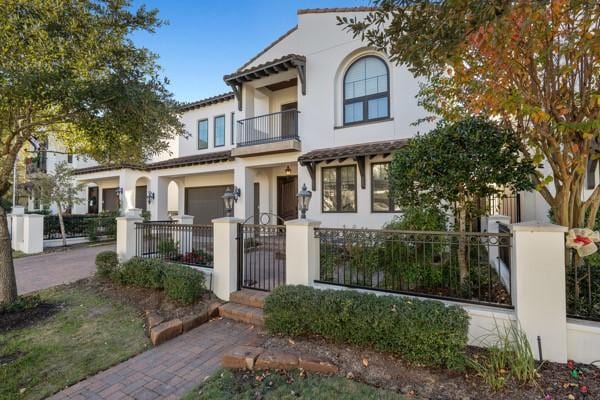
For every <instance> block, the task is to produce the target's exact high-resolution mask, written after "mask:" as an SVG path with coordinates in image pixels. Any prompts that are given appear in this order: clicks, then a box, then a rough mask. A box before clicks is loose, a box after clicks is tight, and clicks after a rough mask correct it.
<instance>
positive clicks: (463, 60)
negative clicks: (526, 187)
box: [339, 0, 600, 228]
mask: <svg viewBox="0 0 600 400" xmlns="http://www.w3.org/2000/svg"><path fill="white" fill-rule="evenodd" d="M374 2H375V5H376V6H377V7H376V10H375V11H373V12H372V13H370V14H369V15H368V17H367V18H366V19H363V20H358V19H348V18H340V19H339V23H340V24H341V25H344V26H345V28H346V29H348V30H350V31H351V32H353V33H354V35H356V36H360V37H362V38H363V39H364V40H365V41H366V42H368V43H369V44H370V45H372V46H374V47H376V48H378V49H379V50H381V51H384V52H387V53H388V54H389V55H390V58H391V59H392V60H393V61H394V62H396V63H398V64H403V65H406V66H407V67H408V68H409V69H410V70H411V71H412V72H413V73H415V74H416V75H418V76H423V77H426V78H427V82H426V83H425V84H424V85H423V86H422V88H421V92H420V101H421V104H422V105H424V106H425V108H426V109H428V110H429V111H432V112H434V113H435V114H437V115H439V116H441V117H443V118H444V119H446V120H458V119H461V118H463V117H464V116H465V115H473V114H475V115H485V116H490V117H493V118H496V119H498V120H500V121H502V123H503V124H504V125H505V126H507V127H511V128H512V129H513V131H514V132H515V134H516V135H517V137H518V138H519V140H520V148H521V151H522V153H523V154H524V155H525V156H526V157H529V158H531V159H533V160H534V161H535V162H536V163H541V162H544V161H545V162H546V163H547V165H548V166H549V168H550V170H551V173H549V174H548V175H545V174H544V172H543V171H542V170H538V171H537V172H536V174H535V177H534V179H535V182H536V187H537V190H539V192H540V193H541V195H542V196H543V197H544V199H545V200H546V201H547V202H548V204H549V205H550V206H551V208H552V210H553V213H554V216H555V218H556V220H557V222H558V223H559V224H561V225H565V226H568V227H578V226H587V227H590V228H591V227H593V226H594V221H595V219H596V214H597V213H598V208H599V207H600V186H596V187H595V188H594V190H593V193H591V195H589V196H587V197H586V196H585V192H584V189H585V178H586V167H587V166H588V163H589V162H590V161H593V159H594V158H595V157H597V154H595V152H594V142H595V141H597V140H598V137H599V136H600V87H599V81H600V35H599V34H598V32H600V29H599V28H600V2H597V1H588V0H545V1H530V0H513V1H507V0H492V1H479V0H441V1H433V0H374ZM594 166H595V164H594ZM592 173H595V172H594V171H592Z"/></svg>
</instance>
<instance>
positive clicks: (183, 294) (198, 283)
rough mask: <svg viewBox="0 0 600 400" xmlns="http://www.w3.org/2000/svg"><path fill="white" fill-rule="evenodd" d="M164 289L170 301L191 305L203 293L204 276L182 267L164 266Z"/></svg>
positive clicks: (196, 271)
mask: <svg viewBox="0 0 600 400" xmlns="http://www.w3.org/2000/svg"><path fill="white" fill-rule="evenodd" d="M164 288H165V293H166V295H167V296H168V297H169V298H170V299H172V300H175V301H178V302H180V303H183V304H192V303H193V302H194V301H196V300H197V299H199V298H200V297H201V296H202V294H203V293H204V274H203V273H202V272H200V271H198V270H195V269H193V268H190V267H186V266H182V265H173V264H170V265H166V266H165V267H164Z"/></svg>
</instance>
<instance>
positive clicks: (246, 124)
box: [236, 110, 300, 147]
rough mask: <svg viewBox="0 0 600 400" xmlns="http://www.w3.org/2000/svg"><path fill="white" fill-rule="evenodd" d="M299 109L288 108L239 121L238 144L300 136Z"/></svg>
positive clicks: (261, 142) (269, 141)
mask: <svg viewBox="0 0 600 400" xmlns="http://www.w3.org/2000/svg"><path fill="white" fill-rule="evenodd" d="M299 113H300V111H298V110H287V111H281V112H276V113H271V114H265V115H260V116H258V117H252V118H246V119H242V120H240V121H238V124H239V125H238V127H237V128H238V129H237V142H236V143H237V145H238V147H239V146H252V145H256V144H263V143H272V142H279V141H282V140H290V139H296V140H299V137H298V114H299Z"/></svg>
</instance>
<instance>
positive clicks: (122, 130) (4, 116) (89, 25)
mask: <svg viewBox="0 0 600 400" xmlns="http://www.w3.org/2000/svg"><path fill="white" fill-rule="evenodd" d="M161 24H162V22H161V21H160V20H159V19H158V18H157V12H156V11H148V10H146V9H145V8H144V7H141V8H139V9H137V10H132V8H131V4H130V2H129V1H125V0H62V1H58V2H57V1H51V0H6V1H4V2H3V4H2V7H0V160H1V161H2V163H1V167H0V194H2V193H4V192H5V191H6V190H7V188H8V185H9V179H8V177H9V176H10V173H9V171H10V170H11V169H12V165H13V162H14V157H15V155H16V153H17V152H18V150H19V149H20V148H21V147H22V146H23V144H24V143H25V142H27V141H28V140H32V139H35V140H37V141H42V140H43V139H44V136H46V135H47V134H48V133H49V132H52V133H53V134H54V135H56V136H57V138H58V139H59V140H60V141H62V142H63V143H64V144H65V145H66V146H67V147H68V148H69V151H70V152H72V153H78V154H86V155H89V156H91V157H92V158H94V159H96V160H97V161H99V162H103V163H107V162H113V163H118V162H121V161H127V162H130V163H131V162H141V161H143V160H145V159H146V158H148V157H150V156H152V155H153V154H156V153H158V152H160V151H163V150H166V149H167V142H166V140H167V139H169V138H171V137H173V135H175V134H180V133H182V132H183V131H182V126H181V124H180V123H179V121H178V119H177V115H176V113H175V110H176V106H177V104H176V102H175V101H174V100H173V98H172V95H171V94H170V93H169V91H168V90H167V88H166V86H165V83H166V82H165V81H164V80H163V79H162V78H160V76H159V68H158V66H157V64H156V56H155V55H154V54H152V53H150V52H149V51H148V50H147V49H144V48H138V47H136V46H135V45H134V44H133V42H132V41H131V38H130V36H131V34H132V33H133V32H134V31H138V30H146V31H153V30H154V29H155V28H156V27H159V26H160V25H161Z"/></svg>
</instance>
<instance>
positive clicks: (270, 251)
mask: <svg viewBox="0 0 600 400" xmlns="http://www.w3.org/2000/svg"><path fill="white" fill-rule="evenodd" d="M285 235H286V232H285V226H283V225H254V224H239V225H238V236H237V238H238V289H241V288H250V289H256V290H264V291H270V290H272V289H274V288H276V287H277V286H279V285H283V284H285V258H286V252H285Z"/></svg>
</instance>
